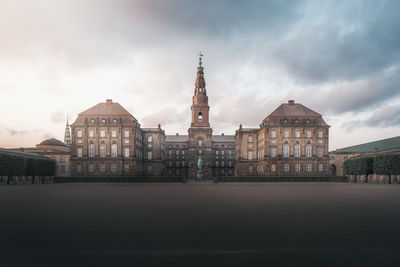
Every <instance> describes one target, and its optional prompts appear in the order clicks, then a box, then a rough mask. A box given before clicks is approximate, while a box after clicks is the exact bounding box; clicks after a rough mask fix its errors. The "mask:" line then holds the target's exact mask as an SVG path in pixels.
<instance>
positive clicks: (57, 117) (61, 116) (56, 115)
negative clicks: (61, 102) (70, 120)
mask: <svg viewBox="0 0 400 267" xmlns="http://www.w3.org/2000/svg"><path fill="white" fill-rule="evenodd" d="M50 120H51V122H53V123H55V124H59V123H62V122H65V121H66V115H65V113H64V112H62V111H60V110H57V111H56V112H53V113H51V115H50Z"/></svg>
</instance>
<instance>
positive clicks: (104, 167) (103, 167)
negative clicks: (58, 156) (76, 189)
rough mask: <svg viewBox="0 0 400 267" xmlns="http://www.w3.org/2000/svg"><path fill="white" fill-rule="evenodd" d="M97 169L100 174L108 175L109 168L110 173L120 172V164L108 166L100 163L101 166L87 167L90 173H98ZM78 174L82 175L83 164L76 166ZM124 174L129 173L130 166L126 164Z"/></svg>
mask: <svg viewBox="0 0 400 267" xmlns="http://www.w3.org/2000/svg"><path fill="white" fill-rule="evenodd" d="M96 165H97V166H96ZM96 167H97V168H98V169H97V170H98V171H99V172H100V173H106V172H107V168H109V170H110V172H112V173H116V172H118V164H117V163H111V164H109V165H108V164H106V163H100V164H95V163H89V164H88V165H87V171H88V172H89V173H94V172H95V171H96ZM76 172H77V173H82V164H77V165H76ZM124 172H129V164H124Z"/></svg>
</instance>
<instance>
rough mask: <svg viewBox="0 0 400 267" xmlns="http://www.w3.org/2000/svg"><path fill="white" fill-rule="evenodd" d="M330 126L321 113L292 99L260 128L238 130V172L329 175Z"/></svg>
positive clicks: (274, 174) (248, 173) (265, 174)
mask: <svg viewBox="0 0 400 267" xmlns="http://www.w3.org/2000/svg"><path fill="white" fill-rule="evenodd" d="M329 127H330V126H329V125H327V124H326V123H325V121H324V120H323V119H322V116H321V115H320V114H318V113H316V112H314V111H312V110H310V109H309V108H307V107H305V106H303V105H301V104H297V103H296V104H295V103H294V101H293V100H289V102H288V103H287V104H282V105H281V106H279V107H278V108H277V109H276V110H275V111H274V112H272V113H271V114H270V115H269V116H267V117H266V118H265V119H264V121H263V122H262V124H261V125H260V127H259V128H243V127H242V126H240V127H239V129H238V130H237V131H236V133H235V143H236V170H235V174H236V175H237V176H327V175H329V157H328V142H329Z"/></svg>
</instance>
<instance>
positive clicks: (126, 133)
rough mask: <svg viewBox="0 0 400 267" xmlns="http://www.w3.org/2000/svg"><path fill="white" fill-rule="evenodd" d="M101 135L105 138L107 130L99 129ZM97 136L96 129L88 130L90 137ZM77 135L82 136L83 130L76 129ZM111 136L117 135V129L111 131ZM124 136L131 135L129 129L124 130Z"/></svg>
mask: <svg viewBox="0 0 400 267" xmlns="http://www.w3.org/2000/svg"><path fill="white" fill-rule="evenodd" d="M98 135H99V136H100V137H102V138H104V137H106V131H105V130H101V131H99V134H98ZM94 136H95V131H92V130H89V131H88V137H94ZM76 137H78V138H82V137H83V135H82V131H81V130H77V131H76ZM111 137H117V131H114V130H113V131H111ZM124 137H129V131H124Z"/></svg>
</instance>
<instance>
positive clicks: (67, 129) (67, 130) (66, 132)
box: [64, 115, 71, 146]
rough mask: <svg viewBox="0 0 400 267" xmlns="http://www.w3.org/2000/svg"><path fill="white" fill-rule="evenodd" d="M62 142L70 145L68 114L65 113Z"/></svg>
mask: <svg viewBox="0 0 400 267" xmlns="http://www.w3.org/2000/svg"><path fill="white" fill-rule="evenodd" d="M64 144H65V145H67V146H71V131H70V128H69V123H68V115H67V124H66V125H65V133H64Z"/></svg>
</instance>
